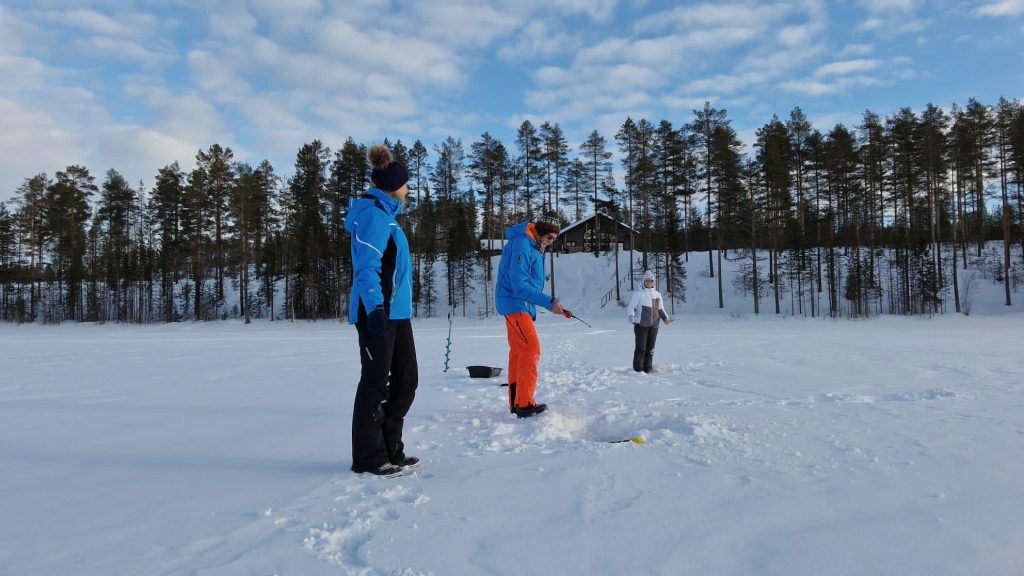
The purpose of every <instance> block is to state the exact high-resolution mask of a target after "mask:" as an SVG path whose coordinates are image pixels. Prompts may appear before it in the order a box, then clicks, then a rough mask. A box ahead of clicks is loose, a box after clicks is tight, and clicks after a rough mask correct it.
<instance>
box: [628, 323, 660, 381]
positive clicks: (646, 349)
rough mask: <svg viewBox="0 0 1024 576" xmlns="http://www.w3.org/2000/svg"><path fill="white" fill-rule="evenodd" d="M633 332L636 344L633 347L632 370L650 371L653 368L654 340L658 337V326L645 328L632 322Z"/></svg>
mask: <svg viewBox="0 0 1024 576" xmlns="http://www.w3.org/2000/svg"><path fill="white" fill-rule="evenodd" d="M633 334H634V335H635V336H636V346H634V347H633V370H636V371H637V372H650V371H651V370H653V369H654V342H655V341H656V340H657V339H658V328H657V327H656V326H654V327H650V328H645V327H643V326H641V325H639V324H634V325H633Z"/></svg>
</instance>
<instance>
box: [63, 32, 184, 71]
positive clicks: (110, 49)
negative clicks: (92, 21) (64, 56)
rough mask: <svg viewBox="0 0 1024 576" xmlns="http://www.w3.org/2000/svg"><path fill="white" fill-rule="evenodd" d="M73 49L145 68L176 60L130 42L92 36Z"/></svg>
mask: <svg viewBox="0 0 1024 576" xmlns="http://www.w3.org/2000/svg"><path fill="white" fill-rule="evenodd" d="M74 47H75V48H76V49H78V50H81V51H82V53H84V54H91V55H94V56H99V57H104V58H110V59H115V60H134V61H136V62H139V63H140V64H142V65H143V66H146V67H150V68H153V67H158V66H161V65H164V64H168V63H170V62H173V61H174V60H176V59H177V56H176V55H174V54H170V53H165V52H156V51H153V50H150V49H148V48H146V47H145V46H143V45H142V44H139V43H138V42H134V41H132V40H121V39H117V38H110V37H106V36H92V37H91V38H87V39H85V40H82V41H79V42H75V43H74Z"/></svg>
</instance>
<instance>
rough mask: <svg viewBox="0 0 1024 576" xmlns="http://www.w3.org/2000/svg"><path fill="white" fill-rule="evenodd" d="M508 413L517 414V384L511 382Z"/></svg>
mask: <svg viewBox="0 0 1024 576" xmlns="http://www.w3.org/2000/svg"><path fill="white" fill-rule="evenodd" d="M508 411H509V412H511V413H513V414H515V413H516V383H515V382H511V383H509V385H508Z"/></svg>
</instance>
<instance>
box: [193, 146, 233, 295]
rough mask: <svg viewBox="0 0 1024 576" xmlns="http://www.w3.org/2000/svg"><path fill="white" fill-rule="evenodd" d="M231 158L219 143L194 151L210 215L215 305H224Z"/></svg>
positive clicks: (229, 149)
mask: <svg viewBox="0 0 1024 576" xmlns="http://www.w3.org/2000/svg"><path fill="white" fill-rule="evenodd" d="M233 159H234V152H232V151H231V148H224V147H222V146H221V145H220V144H213V145H211V146H210V147H209V148H208V149H207V150H206V151H205V152H204V151H202V150H200V151H199V152H198V153H197V154H196V169H197V170H199V171H201V172H202V174H203V178H202V183H203V193H204V194H205V195H206V197H207V202H208V208H209V210H210V211H211V214H210V216H211V217H212V218H213V258H214V260H213V265H214V284H213V298H214V300H215V302H216V305H217V306H218V307H220V306H223V305H224V277H225V267H226V261H225V258H224V255H225V252H226V250H227V244H228V240H227V239H226V238H225V237H224V233H225V231H226V229H227V228H228V226H229V223H228V222H227V216H228V199H229V197H230V196H231V189H232V188H233V187H234V171H233V169H232V160H233Z"/></svg>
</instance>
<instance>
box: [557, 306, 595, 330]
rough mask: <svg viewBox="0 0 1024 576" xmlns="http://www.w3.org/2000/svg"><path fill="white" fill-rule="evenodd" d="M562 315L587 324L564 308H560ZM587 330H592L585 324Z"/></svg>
mask: <svg viewBox="0 0 1024 576" xmlns="http://www.w3.org/2000/svg"><path fill="white" fill-rule="evenodd" d="M562 315H563V316H565V317H566V318H575V319H577V320H579V321H580V322H583V323H584V324H587V321H586V320H584V319H582V318H580V317H579V316H577V315H575V314H573V313H572V312H569V311H568V310H566V309H565V308H562ZM587 328H593V326H591V325H590V324H587Z"/></svg>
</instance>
